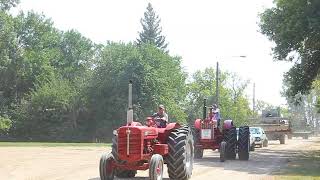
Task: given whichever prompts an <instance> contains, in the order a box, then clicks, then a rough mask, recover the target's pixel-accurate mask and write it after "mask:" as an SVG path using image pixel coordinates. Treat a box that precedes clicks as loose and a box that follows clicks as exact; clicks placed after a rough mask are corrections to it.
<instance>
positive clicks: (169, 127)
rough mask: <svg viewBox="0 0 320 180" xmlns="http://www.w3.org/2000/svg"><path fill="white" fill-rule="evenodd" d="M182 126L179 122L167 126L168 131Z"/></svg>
mask: <svg viewBox="0 0 320 180" xmlns="http://www.w3.org/2000/svg"><path fill="white" fill-rule="evenodd" d="M180 127H181V125H180V124H179V123H169V124H167V126H166V131H168V130H171V129H178V128H180Z"/></svg>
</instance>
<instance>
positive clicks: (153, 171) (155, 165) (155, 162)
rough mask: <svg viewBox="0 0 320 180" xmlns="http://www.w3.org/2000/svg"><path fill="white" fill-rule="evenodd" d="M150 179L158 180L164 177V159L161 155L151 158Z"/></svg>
mask: <svg viewBox="0 0 320 180" xmlns="http://www.w3.org/2000/svg"><path fill="white" fill-rule="evenodd" d="M149 177H150V180H158V179H162V177H163V158H162V156H161V155H159V154H154V155H152V157H151V160H150V168H149Z"/></svg>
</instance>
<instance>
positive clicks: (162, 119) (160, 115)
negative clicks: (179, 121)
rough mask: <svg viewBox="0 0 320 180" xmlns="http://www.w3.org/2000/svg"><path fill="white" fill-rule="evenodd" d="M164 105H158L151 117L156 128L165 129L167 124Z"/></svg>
mask: <svg viewBox="0 0 320 180" xmlns="http://www.w3.org/2000/svg"><path fill="white" fill-rule="evenodd" d="M165 110H166V109H165V108H164V105H159V108H158V112H156V113H154V114H153V115H152V116H151V117H153V118H154V120H155V121H156V124H157V127H158V128H165V127H166V126H167V123H168V114H167V113H166V112H165Z"/></svg>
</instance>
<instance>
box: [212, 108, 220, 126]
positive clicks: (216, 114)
mask: <svg viewBox="0 0 320 180" xmlns="http://www.w3.org/2000/svg"><path fill="white" fill-rule="evenodd" d="M210 113H211V116H210V118H211V119H215V120H217V124H218V127H219V126H220V120H221V117H220V109H219V108H218V106H217V105H216V104H213V105H212V107H211V108H210Z"/></svg>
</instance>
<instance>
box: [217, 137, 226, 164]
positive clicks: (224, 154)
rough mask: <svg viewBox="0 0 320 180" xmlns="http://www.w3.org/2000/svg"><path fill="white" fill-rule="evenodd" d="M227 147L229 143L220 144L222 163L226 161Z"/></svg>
mask: <svg viewBox="0 0 320 180" xmlns="http://www.w3.org/2000/svg"><path fill="white" fill-rule="evenodd" d="M226 146H227V143H226V142H225V141H222V142H221V143H220V149H219V152H220V162H224V161H225V159H226V157H225V156H226Z"/></svg>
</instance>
